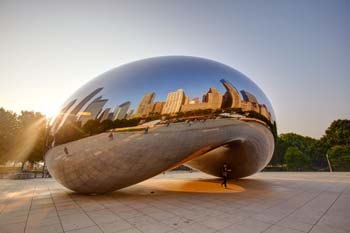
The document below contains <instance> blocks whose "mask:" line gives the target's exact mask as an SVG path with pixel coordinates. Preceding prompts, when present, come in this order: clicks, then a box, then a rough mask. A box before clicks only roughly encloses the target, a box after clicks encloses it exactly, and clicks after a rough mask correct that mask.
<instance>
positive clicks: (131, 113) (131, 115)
mask: <svg viewBox="0 0 350 233" xmlns="http://www.w3.org/2000/svg"><path fill="white" fill-rule="evenodd" d="M133 114H134V109H130V110H129V111H128V112H127V113H126V117H125V118H126V119H128V120H129V119H131V118H132V117H133Z"/></svg>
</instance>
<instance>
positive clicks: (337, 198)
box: [308, 185, 349, 233]
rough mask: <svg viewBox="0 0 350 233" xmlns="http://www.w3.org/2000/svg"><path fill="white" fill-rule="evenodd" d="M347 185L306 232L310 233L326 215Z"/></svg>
mask: <svg viewBox="0 0 350 233" xmlns="http://www.w3.org/2000/svg"><path fill="white" fill-rule="evenodd" d="M348 186H349V185H347V186H346V187H345V188H344V189H343V190H342V191H341V192H340V193H339V194H338V195H337V197H336V198H335V200H334V201H333V202H332V204H330V206H329V207H328V208H327V210H326V211H325V212H324V213H323V214H322V215H321V217H319V218H318V219H317V221H316V222H315V223H314V224H313V225H312V227H311V228H310V230H309V231H308V233H309V232H311V231H312V229H313V228H314V227H315V226H316V224H317V223H318V222H319V221H320V220H321V219H322V218H323V217H324V216H325V215H326V214H327V212H328V210H330V208H332V206H333V205H334V203H335V202H336V201H337V200H338V199H339V197H340V196H341V195H342V194H343V193H344V191H345V190H346V189H347V187H348Z"/></svg>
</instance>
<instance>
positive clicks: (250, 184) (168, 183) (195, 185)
mask: <svg viewBox="0 0 350 233" xmlns="http://www.w3.org/2000/svg"><path fill="white" fill-rule="evenodd" d="M222 182H223V180H222V179H218V178H212V179H210V178H206V179H203V178H189V179H186V178H181V179H180V178H173V177H160V178H153V179H150V180H146V181H144V182H141V183H139V184H136V185H133V186H130V187H127V188H124V189H121V190H118V191H115V192H112V193H108V194H105V195H108V196H111V197H122V196H124V197H125V196H144V195H154V196H164V195H173V194H176V195H182V194H183V195H188V194H191V193H192V194H208V195H210V194H213V195H218V194H220V195H221V194H222V195H229V194H231V195H234V194H238V193H243V192H254V191H259V192H264V191H265V192H271V190H272V189H276V184H275V183H274V182H273V181H267V180H262V179H254V178H244V179H238V180H229V181H228V183H227V188H225V187H224V186H223V185H222Z"/></svg>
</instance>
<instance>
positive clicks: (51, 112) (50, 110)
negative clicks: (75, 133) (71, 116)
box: [40, 105, 59, 119]
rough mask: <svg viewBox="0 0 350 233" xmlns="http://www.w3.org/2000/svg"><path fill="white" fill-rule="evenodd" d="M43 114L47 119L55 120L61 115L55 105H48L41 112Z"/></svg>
mask: <svg viewBox="0 0 350 233" xmlns="http://www.w3.org/2000/svg"><path fill="white" fill-rule="evenodd" d="M40 112H41V113H42V114H44V115H45V116H46V117H47V118H51V119H52V118H55V117H56V116H57V115H58V113H59V107H58V106H55V105H48V106H45V107H43V108H41V111H40Z"/></svg>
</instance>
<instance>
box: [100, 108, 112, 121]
mask: <svg viewBox="0 0 350 233" xmlns="http://www.w3.org/2000/svg"><path fill="white" fill-rule="evenodd" d="M110 111H111V108H106V109H105V110H104V111H103V112H102V113H101V114H100V116H99V121H104V120H107V119H108V117H109V112H110Z"/></svg>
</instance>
